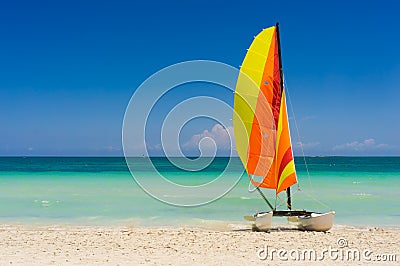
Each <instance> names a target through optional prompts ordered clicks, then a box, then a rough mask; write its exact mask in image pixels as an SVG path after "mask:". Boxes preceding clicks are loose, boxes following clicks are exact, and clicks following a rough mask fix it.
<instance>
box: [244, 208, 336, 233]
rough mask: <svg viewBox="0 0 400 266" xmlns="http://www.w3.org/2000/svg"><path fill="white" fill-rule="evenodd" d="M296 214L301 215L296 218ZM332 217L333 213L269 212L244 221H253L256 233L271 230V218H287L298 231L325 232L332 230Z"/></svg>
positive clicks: (246, 217) (247, 217)
mask: <svg viewBox="0 0 400 266" xmlns="http://www.w3.org/2000/svg"><path fill="white" fill-rule="evenodd" d="M296 212H298V213H300V214H301V215H298V216H296V215H295V214H296ZM293 215H294V216H293ZM334 215H335V212H334V211H331V212H327V213H315V212H306V211H276V212H273V211H270V212H262V213H256V214H255V215H254V216H245V219H246V220H250V221H253V229H254V230H257V231H269V230H271V228H272V217H273V216H287V217H288V220H289V221H290V222H293V223H295V224H297V227H298V229H300V230H305V231H318V232H325V231H328V230H330V229H331V228H332V226H333V220H334Z"/></svg>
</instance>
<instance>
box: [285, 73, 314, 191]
mask: <svg viewBox="0 0 400 266" xmlns="http://www.w3.org/2000/svg"><path fill="white" fill-rule="evenodd" d="M283 83H284V84H285V86H284V88H285V90H286V93H287V96H288V97H287V98H288V100H289V105H290V111H291V113H292V116H293V121H294V126H295V128H296V133H297V139H298V140H299V145H300V150H301V154H302V156H303V160H304V166H305V167H306V172H307V177H308V182H309V183H310V186H311V190H312V191H313V193H314V187H313V186H312V184H311V178H310V171H309V170H308V165H307V160H306V155H305V153H304V148H303V142H302V141H301V138H300V132H299V127H298V126H297V121H296V116H295V115H294V110H293V105H292V100H291V98H290V93H289V89H288V87H287V82H286V79H285V77H284V78H283ZM297 189H298V190H300V184H299V182H297Z"/></svg>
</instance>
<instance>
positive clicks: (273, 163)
mask: <svg viewBox="0 0 400 266" xmlns="http://www.w3.org/2000/svg"><path fill="white" fill-rule="evenodd" d="M250 83H252V84H250ZM233 123H234V133H235V139H236V149H237V152H238V155H239V157H240V159H241V161H242V163H243V165H244V167H245V169H246V171H247V174H248V176H249V178H250V181H251V183H252V184H253V185H254V187H255V189H256V190H257V191H258V192H259V193H260V195H261V197H262V198H263V199H264V200H265V201H266V203H267V204H268V206H269V208H271V211H268V212H262V213H256V214H255V215H254V216H245V218H246V219H247V220H251V221H253V222H254V225H253V226H254V227H255V228H256V229H257V230H261V231H267V230H270V229H271V226H272V217H273V216H286V217H288V220H289V221H295V222H297V224H298V226H299V228H300V229H302V230H312V231H327V230H329V229H331V228H332V226H333V220H334V214H335V212H334V211H330V212H327V213H316V212H310V211H305V210H292V196H291V194H290V187H291V186H292V185H294V184H296V183H297V176H296V169H295V164H294V159H293V152H292V145H291V140H290V131H289V123H288V115H287V109H286V95H285V88H284V79H283V69H282V59H281V48H280V36H279V23H276V26H273V27H270V28H267V29H264V30H263V31H261V33H259V34H258V35H257V36H256V37H255V38H254V41H253V43H252V44H251V46H250V48H249V49H248V51H247V54H246V56H245V58H244V61H243V64H242V66H241V68H240V72H239V77H238V81H237V84H236V90H235V99H234V115H233ZM257 178H258V180H257ZM261 188H262V189H274V190H275V192H276V195H278V194H279V193H281V192H284V191H286V198H287V203H286V207H287V209H286V210H277V209H276V203H275V206H273V205H272V204H271V203H270V202H269V201H268V199H267V198H266V196H265V195H264V193H263V192H262V190H261ZM275 202H276V201H275Z"/></svg>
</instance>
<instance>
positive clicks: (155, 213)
mask: <svg viewBox="0 0 400 266" xmlns="http://www.w3.org/2000/svg"><path fill="white" fill-rule="evenodd" d="M201 160H203V161H201ZM295 162H296V171H297V176H298V181H299V182H298V184H296V185H294V186H292V188H291V192H292V204H293V208H294V209H306V210H312V211H319V212H323V211H330V210H334V211H335V212H336V215H335V224H339V225H354V226H379V227H399V226H400V157H305V158H303V157H296V158H295ZM128 163H129V167H128V166H127V161H126V160H125V158H123V157H111V158H105V157H95V158H91V157H0V224H29V225H31V224H33V225H54V224H57V225H58V224H59V225H134V226H185V225H186V226H187V225H188V226H207V225H210V226H211V225H217V224H226V223H245V221H244V219H243V216H244V215H252V214H254V213H255V212H261V211H268V210H269V207H268V206H267V205H266V204H265V202H264V201H263V199H262V198H261V197H260V195H259V194H258V192H257V191H255V190H254V187H252V186H251V185H249V177H248V176H247V175H246V173H245V172H244V169H243V167H242V164H241V162H240V159H239V158H236V157H235V158H224V157H221V158H218V157H217V158H206V159H204V158H200V161H199V159H196V158H189V159H187V158H186V159H185V158H174V160H170V159H168V158H164V157H157V158H142V157H140V158H129V160H128ZM149 163H150V164H151V165H152V167H150V168H149ZM185 164H188V165H189V166H188V167H185ZM182 165H183V166H182ZM193 165H205V166H204V167H203V166H202V167H200V169H197V168H196V169H193V168H191V167H192V166H193ZM221 175H223V176H224V182H216V181H215V180H218V179H219V178H220V177H221ZM160 178H161V179H160ZM143 180H146V182H147V181H148V182H147V183H146V185H145V186H144V185H143V182H142V181H143ZM165 181H167V182H170V183H171V184H178V186H180V187H181V188H184V189H185V188H186V187H199V188H205V190H204V189H203V190H202V192H201V193H202V194H201V195H196V193H197V192H196V191H194V192H190V193H191V194H190V193H189V194H187V193H186V194H184V193H183V194H182V192H181V191H179V190H175V189H173V187H172V189H171V188H169V187H168V188H167V186H165V184H166V183H165ZM207 186H212V187H210V188H208V187H207ZM166 190H167V191H166ZM204 191H206V192H204ZM215 191H217V192H218V193H219V194H218V195H217V194H215ZM264 193H265V195H266V196H267V198H268V199H269V200H270V201H271V203H272V204H274V205H276V206H277V208H278V209H286V206H285V202H286V196H285V193H281V194H279V195H278V196H276V195H275V193H274V191H272V190H264ZM186 203H187V204H186Z"/></svg>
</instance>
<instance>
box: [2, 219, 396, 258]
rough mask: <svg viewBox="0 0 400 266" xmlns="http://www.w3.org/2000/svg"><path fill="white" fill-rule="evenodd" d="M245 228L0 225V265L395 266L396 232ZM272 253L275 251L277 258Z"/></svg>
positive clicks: (390, 229) (371, 228) (365, 228)
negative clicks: (257, 229) (365, 265)
mask: <svg viewBox="0 0 400 266" xmlns="http://www.w3.org/2000/svg"><path fill="white" fill-rule="evenodd" d="M248 228H249V226H248V225H243V226H238V225H235V226H234V227H232V228H229V229H219V230H215V229H214V230H212V229H205V228H187V227H181V228H178V227H123V226H114V227H98V226H26V225H2V226H0V265H85V264H89V265H281V264H284V265H292V264H295V265H309V264H310V263H311V264H314V265H317V264H318V265H321V264H322V265H333V264H337V263H340V264H342V265H343V264H349V265H354V264H356V265H364V264H366V263H371V264H377V265H392V264H393V265H399V264H400V234H399V233H400V228H374V227H351V226H337V225H336V226H335V227H334V228H333V229H332V230H331V231H329V232H327V233H319V232H301V231H295V230H290V229H287V228H286V229H285V228H280V229H274V230H272V231H271V232H269V233H265V232H252V231H251V230H249V229H248ZM338 239H340V240H339V243H338ZM346 243H347V245H346ZM339 245H340V246H339ZM266 249H267V250H266ZM273 249H276V250H279V249H282V250H283V251H279V252H281V253H280V257H279V256H278V251H276V252H274V251H273ZM324 249H326V250H327V251H325V253H323V251H324ZM265 250H266V251H267V253H268V257H267V258H265V254H266V253H265V252H264V251H265ZM304 250H306V251H304ZM310 250H314V251H315V252H316V254H318V256H316V259H317V261H315V260H314V257H312V258H311V261H310V259H309V257H308V255H307V254H311V251H310ZM335 250H337V252H334V251H335ZM349 250H350V251H351V252H353V250H359V252H360V254H361V258H360V260H358V259H357V257H355V258H356V259H355V260H354V259H353V258H354V256H356V255H354V256H353V257H352V256H351V254H352V253H351V252H350V253H351V254H350V255H348V256H347V255H346V254H345V253H346V252H348V251H349ZM365 250H367V251H365ZM285 251H286V253H285ZM271 252H272V255H273V257H272V258H271V256H270V255H271ZM302 252H303V253H304V254H305V256H303V255H301V254H302ZM307 252H308V253H307ZM329 252H331V253H329ZM332 252H333V253H332ZM340 252H342V254H344V255H342V258H341V257H340ZM364 252H366V253H367V254H364V255H363V253H364ZM289 254H290V255H289ZM321 254H324V257H323V258H322V255H321ZM391 254H394V255H395V256H396V257H395V258H394V257H393V256H391ZM380 255H383V256H380ZM363 256H365V257H363ZM259 257H261V259H260V258H259ZM347 257H348V258H349V259H350V260H347ZM262 259H264V260H262ZM285 259H286V261H285ZM384 259H385V260H394V259H395V260H396V261H394V262H393V261H391V262H388V261H386V262H382V261H381V260H384ZM378 260H380V261H378Z"/></svg>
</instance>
